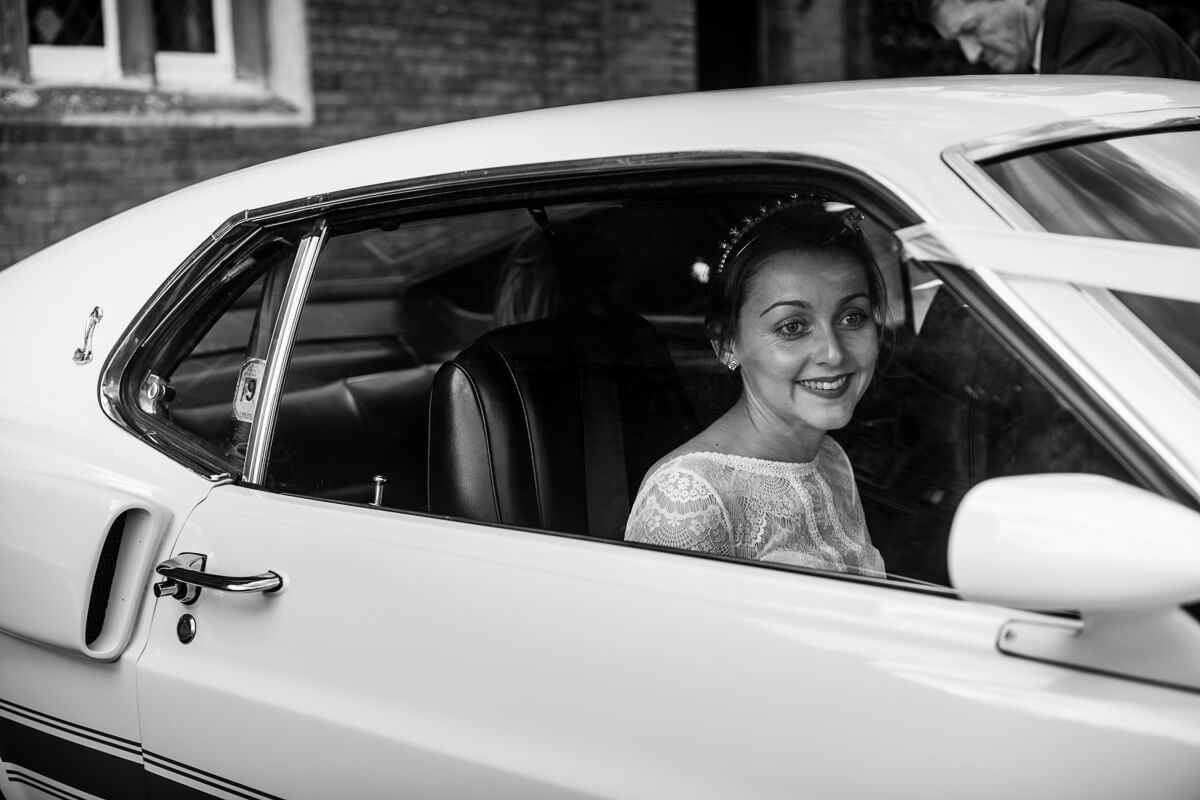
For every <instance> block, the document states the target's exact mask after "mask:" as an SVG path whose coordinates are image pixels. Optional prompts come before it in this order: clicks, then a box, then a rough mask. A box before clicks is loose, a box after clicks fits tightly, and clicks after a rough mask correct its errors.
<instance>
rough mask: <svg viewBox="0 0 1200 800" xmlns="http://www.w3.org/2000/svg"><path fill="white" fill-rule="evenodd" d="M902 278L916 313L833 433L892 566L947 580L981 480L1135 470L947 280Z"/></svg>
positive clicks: (925, 275)
mask: <svg viewBox="0 0 1200 800" xmlns="http://www.w3.org/2000/svg"><path fill="white" fill-rule="evenodd" d="M905 283H906V286H907V287H908V291H909V293H910V294H911V295H912V303H911V307H912V308H913V314H914V320H913V323H914V324H913V325H908V326H904V327H903V328H901V329H899V330H898V331H897V334H896V339H895V342H894V346H893V348H892V352H891V356H890V358H885V359H882V360H881V366H880V367H879V368H878V369H877V372H876V378H875V382H874V384H873V386H872V388H871V389H870V390H869V391H868V392H867V394H866V396H865V397H864V398H863V401H862V402H861V403H860V404H859V407H858V410H857V411H856V413H855V415H854V420H853V421H852V422H851V423H850V425H849V426H848V427H847V428H846V429H845V430H844V431H839V432H835V434H834V435H835V437H836V438H837V439H838V441H839V442H840V443H841V444H842V445H843V447H844V448H845V450H846V452H847V453H848V454H849V456H850V460H851V463H853V465H854V468H855V472H856V475H857V478H858V481H859V486H860V490H861V492H862V496H863V505H864V508H865V510H866V513H867V520H868V526H869V528H870V531H871V537H872V539H873V541H874V542H875V545H876V547H878V548H879V550H880V551H881V552H882V553H883V555H884V559H885V561H886V563H887V567H888V572H889V573H891V574H894V575H903V576H906V577H910V578H915V579H918V580H924V581H931V582H934V583H939V584H945V585H949V575H948V574H947V571H946V547H947V544H948V540H949V533H950V524H951V521H952V519H953V517H954V512H955V511H956V510H957V508H958V504H959V503H960V502H961V500H962V498H963V496H964V495H965V494H966V493H967V491H968V490H969V489H971V488H972V487H973V486H976V485H977V484H979V483H980V482H981V481H985V480H987V479H989V478H997V477H1002V476H1007V475H1025V474H1035V473H1049V472H1083V473H1095V474H1100V475H1107V476H1110V477H1114V478H1117V479H1119V480H1124V481H1128V482H1133V480H1132V478H1131V476H1130V475H1129V474H1128V472H1127V471H1126V469H1125V468H1124V467H1123V466H1122V465H1121V463H1120V462H1118V460H1117V459H1116V458H1114V457H1113V455H1112V454H1111V453H1110V452H1109V450H1108V449H1107V448H1106V447H1105V445H1104V444H1103V443H1102V442H1101V441H1100V440H1099V439H1098V438H1097V437H1096V436H1095V435H1094V434H1093V433H1092V431H1091V430H1090V429H1089V428H1088V427H1087V426H1085V425H1084V424H1083V423H1082V422H1081V421H1080V418H1079V416H1078V415H1077V414H1076V412H1075V411H1074V410H1072V409H1071V408H1070V407H1069V406H1068V405H1067V404H1066V403H1064V402H1063V401H1062V400H1061V399H1060V398H1059V397H1058V396H1057V395H1056V394H1055V393H1054V392H1053V391H1052V390H1051V389H1050V388H1048V385H1047V383H1046V382H1044V381H1043V380H1042V378H1041V377H1040V376H1039V375H1037V374H1036V373H1034V372H1033V371H1032V370H1031V369H1030V367H1029V366H1027V365H1026V364H1025V362H1024V361H1022V360H1021V359H1020V358H1018V357H1017V355H1016V354H1015V353H1014V352H1013V350H1012V348H1011V347H1010V346H1009V345H1008V344H1007V342H1006V341H1005V340H1004V339H1003V338H1001V337H1000V336H999V335H997V334H996V333H995V332H994V331H993V330H992V329H991V328H990V327H989V326H987V325H986V324H985V323H984V322H983V320H982V319H981V318H980V317H979V315H978V314H977V313H976V311H975V310H974V309H973V308H972V307H971V305H970V304H969V303H968V302H967V301H966V300H965V299H964V298H963V297H961V296H960V295H959V294H958V293H956V292H955V290H954V288H953V287H952V286H950V285H947V284H945V283H943V282H942V281H940V280H938V279H936V278H935V277H933V276H932V274H931V273H930V272H928V271H927V270H925V269H924V268H921V267H919V266H917V267H915V268H913V269H911V271H910V275H909V277H908V280H906V282H905ZM931 294H932V297H931V296H930V295H931Z"/></svg>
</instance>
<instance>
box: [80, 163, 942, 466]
mask: <svg viewBox="0 0 1200 800" xmlns="http://www.w3.org/2000/svg"><path fill="white" fill-rule="evenodd" d="M739 168H740V169H755V170H771V169H780V170H784V171H795V170H811V171H812V173H813V175H814V177H816V176H821V177H823V178H825V179H828V180H830V181H835V180H836V181H845V182H847V183H849V184H852V185H854V186H856V187H858V188H859V189H861V190H862V191H864V192H869V193H870V194H871V195H873V196H874V197H875V198H878V202H880V204H881V206H883V205H886V204H890V206H891V208H892V210H895V209H899V210H900V212H899V213H901V216H906V217H908V218H909V219H928V218H929V213H928V211H927V210H926V209H925V208H923V207H922V206H921V205H920V204H918V203H917V202H916V201H915V200H914V198H913V197H911V196H910V195H908V194H907V193H906V192H903V191H902V190H900V189H899V187H896V186H894V185H893V184H891V183H890V182H889V181H887V180H885V179H883V178H882V177H880V176H878V175H875V174H872V173H869V172H866V171H864V170H861V169H859V168H857V167H853V166H851V165H849V164H846V163H844V162H840V161H834V160H831V159H826V158H821V157H817V156H809V155H805V154H800V153H778V152H740V151H704V152H682V153H681V152H666V153H652V154H646V155H640V156H620V157H606V158H596V159H582V160H574V161H560V162H546V163H539V164H523V165H516V166H511V167H505V168H499V169H481V170H474V171H469V172H461V173H451V174H441V175H431V176H424V177H420V178H413V179H406V180H402V181H393V182H390V183H383V184H376V185H373V186H364V187H357V188H354V189H349V190H345V191H340V192H331V193H329V194H323V195H312V196H308V197H304V198H301V199H296V200H290V201H285V202H282V203H278V204H274V205H271V206H263V207H259V208H254V209H247V210H244V211H240V212H238V213H236V214H233V215H232V216H230V217H229V218H227V219H226V220H225V221H224V222H223V223H221V225H219V226H218V227H217V229H216V230H214V231H213V233H212V234H210V235H209V236H208V237H207V238H206V239H205V240H204V241H203V242H201V243H200V245H199V246H198V247H197V248H196V249H195V250H193V251H192V253H191V254H190V255H189V256H188V257H187V258H186V259H184V261H183V262H182V263H181V264H180V265H179V266H178V267H176V268H175V269H174V270H173V271H172V272H171V274H170V275H169V276H168V277H167V278H166V279H165V280H164V281H163V283H162V285H161V286H160V287H159V288H158V290H157V291H156V292H155V293H154V294H153V295H151V297H150V299H149V300H148V301H146V303H145V304H144V305H143V306H142V308H141V309H140V310H139V311H138V312H137V314H135V315H134V317H133V320H132V321H131V322H130V324H129V326H128V327H127V328H126V329H125V331H124V332H123V333H122V334H121V335H120V337H119V338H118V340H117V343H116V344H115V345H114V347H113V349H112V351H111V352H110V354H109V356H108V357H107V358H106V359H105V362H104V366H103V368H102V370H101V377H100V382H99V385H98V387H97V388H98V394H99V402H100V406H101V409H102V410H103V412H104V414H105V415H106V416H107V417H108V418H109V419H110V420H112V421H113V422H114V423H115V424H116V425H118V426H119V427H121V428H123V429H124V430H125V431H126V432H128V433H129V434H131V435H133V436H136V437H138V438H139V439H141V440H142V441H144V442H146V443H147V444H148V445H150V446H151V447H153V448H155V449H156V450H158V451H159V452H161V453H163V454H164V455H166V456H168V457H169V458H171V459H172V460H174V461H177V462H178V463H180V464H182V465H183V466H185V467H187V468H188V469H190V470H192V471H193V472H195V473H197V474H198V475H201V476H203V477H205V478H206V479H209V480H213V481H217V480H218V479H219V478H220V477H222V476H226V475H227V474H233V475H235V477H239V478H240V477H241V474H242V473H241V472H240V470H241V469H244V468H245V462H241V463H239V462H237V461H229V460H223V459H221V458H220V457H218V456H217V455H216V454H214V453H212V452H211V451H208V450H204V449H203V448H201V447H199V446H198V445H196V444H195V443H194V442H192V441H190V440H189V439H187V437H185V436H183V435H181V434H180V433H179V432H178V430H177V429H175V428H174V427H173V426H171V425H170V424H168V423H166V422H164V421H163V420H160V419H157V418H154V417H152V416H150V415H148V414H145V413H144V412H141V411H140V409H138V408H137V403H136V396H135V395H134V394H132V393H131V388H130V387H131V385H136V384H137V383H139V380H138V376H131V375H129V374H128V372H129V369H130V366H131V364H132V363H133V362H134V361H135V359H136V358H137V356H138V355H139V354H140V353H141V351H142V350H143V348H144V347H145V346H146V345H147V344H151V343H153V342H154V341H155V340H156V339H157V338H158V336H159V334H160V333H161V331H162V329H163V328H164V327H165V326H166V325H167V324H168V322H169V321H170V320H173V319H175V318H177V317H178V316H179V314H180V313H181V310H182V309H184V308H185V307H187V306H188V304H189V303H190V302H193V301H194V299H195V297H196V295H197V293H199V292H201V291H207V290H208V288H209V286H210V284H211V283H212V281H213V279H214V276H216V275H218V274H219V273H220V272H221V271H222V270H223V269H225V268H227V267H228V266H229V262H230V259H231V258H232V257H235V256H236V255H237V253H239V252H241V250H242V249H243V248H244V247H245V246H247V245H252V244H254V243H255V242H256V241H257V240H258V238H259V234H260V233H261V231H262V230H263V229H264V228H268V227H272V226H279V225H284V224H288V223H296V222H301V221H303V220H306V219H316V218H317V217H320V216H324V215H325V214H326V213H328V212H331V211H342V210H351V209H356V208H364V207H369V206H374V205H384V204H391V203H396V204H402V203H414V202H418V201H421V200H431V201H437V200H439V199H441V198H449V197H451V196H452V195H454V194H455V193H456V192H463V191H472V192H478V193H481V194H482V193H485V192H488V191H495V190H497V189H503V188H504V187H506V186H510V185H511V186H515V187H516V188H517V190H519V191H520V192H522V193H526V192H529V193H532V192H537V191H539V188H543V189H544V188H546V187H549V186H550V185H551V184H553V183H556V182H574V183H576V184H578V182H579V181H583V180H586V179H588V178H595V179H597V180H600V181H605V180H613V179H619V178H620V177H621V176H622V175H624V176H627V177H628V178H629V179H631V180H639V181H643V180H644V181H647V182H648V181H649V179H650V178H651V176H653V175H654V174H655V173H657V172H661V173H662V174H663V175H664V176H670V175H671V174H679V173H686V172H689V171H694V172H695V171H704V172H709V171H713V172H715V171H720V170H722V169H739ZM780 177H781V178H786V177H787V176H786V174H783V175H781V176H780ZM256 417H257V415H256Z"/></svg>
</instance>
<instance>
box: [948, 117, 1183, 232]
mask: <svg viewBox="0 0 1200 800" xmlns="http://www.w3.org/2000/svg"><path fill="white" fill-rule="evenodd" d="M1194 126H1200V109H1195V108H1172V109H1155V110H1152V111H1132V112H1127V113H1124V114H1111V115H1106V116H1102V117H1090V118H1087V119H1077V120H1069V121H1066V122H1055V123H1052V124H1049V125H1038V126H1036V127H1032V128H1025V129H1023V130H1019V131H1012V132H1009V133H1003V134H997V135H995V136H988V137H985V138H983V139H976V140H974V141H970V142H964V143H962V144H957V145H954V146H952V147H948V148H946V149H945V150H943V151H942V161H943V163H945V164H946V166H948V167H949V168H950V169H951V170H952V171H953V172H954V173H955V174H956V175H958V177H959V178H961V179H962V181H963V182H964V183H965V184H967V186H968V187H969V188H970V189H971V191H973V192H975V194H977V195H979V197H980V199H981V200H983V202H985V203H987V204H988V206H989V207H991V209H992V210H993V211H995V212H996V214H998V215H999V216H1000V218H1001V219H1003V220H1004V221H1005V222H1007V223H1008V224H1009V225H1010V226H1012V227H1013V228H1016V229H1018V230H1027V231H1044V230H1045V227H1044V226H1042V224H1041V223H1039V222H1038V221H1037V220H1035V219H1034V218H1033V216H1032V215H1031V214H1030V213H1029V212H1028V211H1026V210H1025V209H1024V208H1022V207H1021V205H1020V204H1019V203H1017V202H1016V201H1015V200H1013V199H1012V198H1011V197H1010V196H1009V195H1008V193H1007V192H1005V191H1004V190H1003V189H1001V188H1000V186H999V185H998V184H997V183H996V182H995V181H993V180H992V179H991V178H990V177H988V174H987V173H986V172H985V171H984V170H983V168H982V167H980V166H979V162H980V161H986V160H989V159H993V158H998V157H1001V156H1006V155H1015V154H1017V153H1020V152H1022V151H1025V150H1033V149H1037V148H1042V147H1048V146H1051V145H1056V144H1065V143H1067V142H1073V141H1087V140H1090V139H1103V138H1110V137H1114V136H1125V135H1129V134H1133V133H1155V132H1161V131H1168V130H1174V129H1182V128H1187V127H1194Z"/></svg>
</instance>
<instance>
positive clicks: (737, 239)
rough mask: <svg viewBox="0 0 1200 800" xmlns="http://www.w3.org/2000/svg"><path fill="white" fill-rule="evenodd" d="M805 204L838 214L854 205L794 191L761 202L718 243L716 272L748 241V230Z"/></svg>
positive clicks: (722, 270)
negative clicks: (784, 195) (767, 201)
mask: <svg viewBox="0 0 1200 800" xmlns="http://www.w3.org/2000/svg"><path fill="white" fill-rule="evenodd" d="M805 204H811V205H812V207H813V208H820V209H822V210H824V211H826V212H828V213H830V214H838V213H842V212H845V211H850V210H852V209H854V206H852V205H850V204H849V203H839V202H837V201H834V200H823V199H822V198H820V197H817V196H815V195H800V194H798V193H796V192H793V193H792V194H790V195H788V196H787V197H781V198H779V199H778V200H776V201H775V202H774V203H771V204H769V205H767V204H763V205H761V206H759V207H758V213H757V214H755V215H754V216H752V217H742V224H741V225H740V226H738V225H735V226H734V227H732V228H730V229H729V238H728V239H725V240H724V241H722V242H721V244H720V250H721V258H720V259H719V260H718V261H717V274H718V275H719V274H721V273H722V272H724V270H725V264H726V263H727V262H728V261H729V260H730V259H731V257H732V256H734V255H735V254H737V253H739V252H741V251H742V249H743V248H744V247H745V245H746V244H748V243H749V241H748V239H747V236H746V235H747V234H748V233H750V231H752V230H754V229H755V228H757V227H758V226H759V225H761V224H763V223H764V222H766V221H767V220H768V219H770V218H771V217H773V216H775V215H776V214H778V213H779V212H781V211H787V210H788V209H792V208H796V207H797V206H802V205H805Z"/></svg>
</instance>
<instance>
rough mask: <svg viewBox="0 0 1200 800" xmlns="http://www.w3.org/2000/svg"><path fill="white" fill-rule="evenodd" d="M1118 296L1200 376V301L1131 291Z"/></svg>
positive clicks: (1120, 293) (1118, 293)
mask: <svg viewBox="0 0 1200 800" xmlns="http://www.w3.org/2000/svg"><path fill="white" fill-rule="evenodd" d="M1117 296H1118V297H1119V298H1121V300H1122V302H1124V303H1125V305H1127V306H1129V308H1130V309H1132V311H1133V313H1135V314H1137V315H1138V317H1139V318H1140V319H1141V320H1142V322H1144V323H1146V325H1147V326H1149V328H1150V330H1152V331H1154V333H1155V334H1157V335H1158V337H1159V338H1160V339H1162V340H1163V341H1164V342H1165V343H1166V344H1167V346H1168V347H1170V348H1171V349H1172V350H1174V351H1175V354H1176V355H1178V356H1179V357H1180V358H1181V359H1183V363H1185V364H1187V365H1188V366H1189V367H1191V368H1192V371H1193V372H1195V373H1196V374H1197V375H1200V303H1189V302H1187V301H1185V300H1170V299H1168V298H1165V297H1150V296H1148V295H1142V294H1133V293H1131V292H1117Z"/></svg>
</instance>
